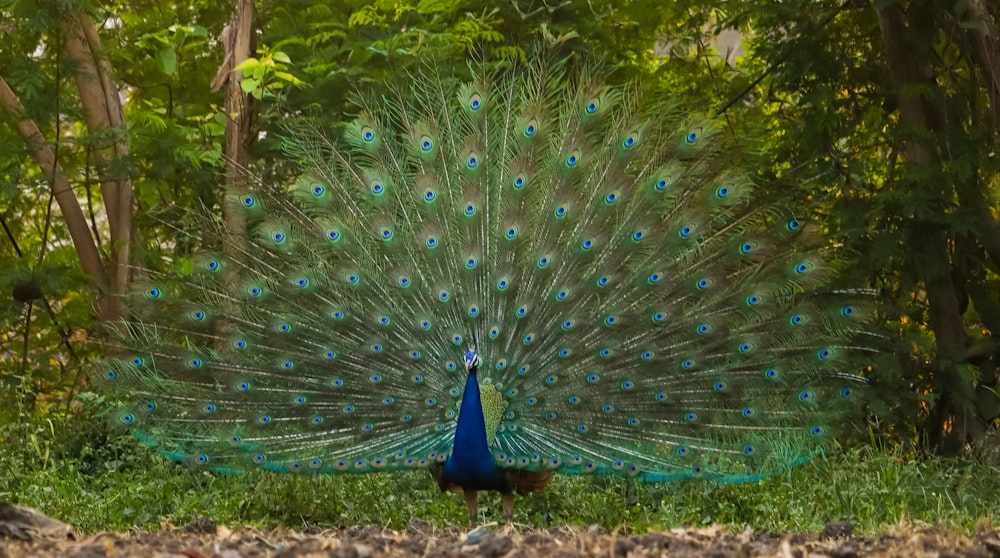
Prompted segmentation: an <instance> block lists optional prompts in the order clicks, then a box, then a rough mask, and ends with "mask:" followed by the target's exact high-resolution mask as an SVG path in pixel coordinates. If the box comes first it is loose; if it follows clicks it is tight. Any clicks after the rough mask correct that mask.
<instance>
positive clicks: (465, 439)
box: [444, 367, 502, 489]
mask: <svg viewBox="0 0 1000 558" xmlns="http://www.w3.org/2000/svg"><path fill="white" fill-rule="evenodd" d="M444 474H445V478H447V479H448V480H449V481H450V482H452V483H454V484H457V485H459V486H462V487H463V488H473V489H497V488H495V487H496V486H497V485H498V483H500V482H501V476H502V475H500V473H499V470H498V469H497V466H496V463H495V462H494V460H493V454H492V452H490V447H489V443H488V441H487V439H486V418H485V416H484V415H483V403H482V398H481V396H480V393H479V379H478V377H477V376H476V367H473V368H472V369H471V370H470V371H469V375H468V377H467V378H466V380H465V391H464V392H463V393H462V404H461V406H460V407H459V415H458V425H457V426H456V428H455V443H454V446H453V447H452V451H451V455H450V456H449V457H448V461H447V463H445V466H444Z"/></svg>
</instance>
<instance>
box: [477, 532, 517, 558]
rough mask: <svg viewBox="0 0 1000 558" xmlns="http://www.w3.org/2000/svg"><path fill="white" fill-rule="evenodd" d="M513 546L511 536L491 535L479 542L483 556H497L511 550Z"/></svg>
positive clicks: (493, 557)
mask: <svg viewBox="0 0 1000 558" xmlns="http://www.w3.org/2000/svg"><path fill="white" fill-rule="evenodd" d="M513 547H514V543H513V542H512V541H511V540H510V537H489V538H487V539H486V540H484V541H483V542H481V543H479V554H480V555H481V556H489V557H490V558H497V557H499V556H503V555H504V554H507V553H508V552H510V549H511V548H513Z"/></svg>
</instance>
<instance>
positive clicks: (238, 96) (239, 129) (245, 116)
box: [213, 0, 254, 253]
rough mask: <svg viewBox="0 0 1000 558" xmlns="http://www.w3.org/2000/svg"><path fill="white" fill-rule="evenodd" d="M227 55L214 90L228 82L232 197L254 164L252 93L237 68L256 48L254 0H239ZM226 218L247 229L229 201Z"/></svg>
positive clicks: (233, 227) (234, 228) (227, 34)
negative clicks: (247, 90) (249, 93)
mask: <svg viewBox="0 0 1000 558" xmlns="http://www.w3.org/2000/svg"><path fill="white" fill-rule="evenodd" d="M222 38H223V43H224V47H225V49H226V57H225V61H224V62H223V64H222V66H221V67H220V68H219V74H218V75H217V76H216V79H215V80H214V81H213V89H217V88H219V87H220V86H221V83H225V84H226V116H227V118H228V119H227V121H226V147H225V155H226V180H225V184H226V191H225V193H224V195H225V196H226V197H227V198H228V197H230V196H231V195H232V194H233V193H234V192H236V191H237V190H238V186H239V185H240V183H241V182H243V181H244V180H245V178H244V177H245V173H246V169H247V167H248V166H249V164H250V146H251V145H252V144H253V136H252V131H253V130H252V129H251V126H250V114H251V112H250V96H249V95H247V94H246V93H244V92H243V89H242V87H240V82H241V81H243V72H242V71H235V72H234V71H233V68H235V67H236V66H239V65H240V64H241V63H242V62H243V61H244V60H246V59H247V58H249V57H250V54H251V53H252V51H253V42H254V41H253V0H238V2H237V3H236V11H235V12H234V13H233V16H232V18H231V19H230V20H229V24H227V25H226V28H225V29H224V30H223V32H222ZM222 207H223V209H222V211H223V218H224V220H225V223H226V228H227V229H228V231H229V232H230V233H237V234H239V233H242V232H244V230H245V228H246V223H245V222H244V220H243V217H242V214H240V213H239V212H236V211H231V210H230V208H229V204H227V203H223V205H222ZM229 238H231V237H230V235H226V238H224V239H223V243H224V250H225V251H226V253H229V252H230V251H231V249H232V247H231V246H229Z"/></svg>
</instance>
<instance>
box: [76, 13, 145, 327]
mask: <svg viewBox="0 0 1000 558" xmlns="http://www.w3.org/2000/svg"><path fill="white" fill-rule="evenodd" d="M60 30H61V32H62V38H63V46H64V48H65V49H66V54H67V56H68V57H69V59H70V60H72V61H73V63H74V67H73V71H74V78H75V80H76V85H77V88H78V89H79V90H80V101H81V103H82V104H83V109H84V114H85V117H86V120H87V129H88V131H89V134H90V140H91V143H92V146H93V148H94V149H93V151H92V153H93V154H94V158H95V160H96V162H97V173H98V179H99V181H100V184H101V194H102V196H103V198H104V208H105V210H106V211H107V214H108V225H109V230H110V234H111V246H110V250H111V254H110V262H109V265H108V267H109V271H110V273H109V277H110V285H109V289H110V294H111V295H112V297H115V298H114V304H115V307H114V308H113V312H112V313H110V314H109V315H106V316H102V317H103V318H105V319H113V318H116V317H118V316H119V315H120V313H121V309H120V308H119V307H118V305H119V300H118V298H117V297H120V296H121V295H123V294H125V292H126V291H127V289H128V285H129V270H130V269H131V268H130V266H129V264H130V247H131V244H132V239H133V236H135V233H134V231H133V228H132V227H133V223H132V179H131V177H130V176H129V172H128V171H127V170H123V169H128V165H127V161H128V157H129V148H128V131H127V129H126V126H125V113H124V111H123V110H122V104H121V99H120V98H119V96H118V88H117V87H115V84H114V83H113V82H112V79H111V66H110V64H109V63H108V61H107V59H106V58H105V57H104V52H103V48H102V46H101V39H100V37H99V36H98V34H97V29H96V28H95V27H94V25H93V22H91V21H90V19H89V18H88V17H87V16H86V15H85V14H83V13H80V12H70V13H69V14H68V15H67V16H66V17H65V18H64V19H63V20H62V21H61V22H60Z"/></svg>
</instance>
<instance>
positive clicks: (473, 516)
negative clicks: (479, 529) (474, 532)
mask: <svg viewBox="0 0 1000 558" xmlns="http://www.w3.org/2000/svg"><path fill="white" fill-rule="evenodd" d="M463 492H464V494H465V507H467V508H469V521H470V522H471V523H472V525H473V526H475V525H476V521H477V520H478V518H479V502H478V501H476V495H477V493H476V491H475V490H469V489H468V488H466V489H464V490H463Z"/></svg>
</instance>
